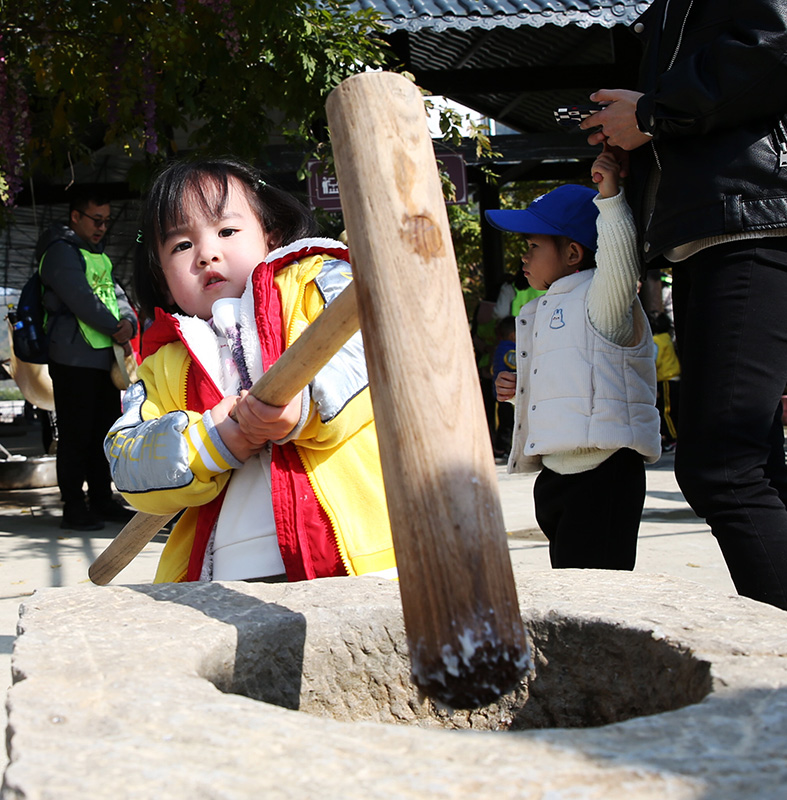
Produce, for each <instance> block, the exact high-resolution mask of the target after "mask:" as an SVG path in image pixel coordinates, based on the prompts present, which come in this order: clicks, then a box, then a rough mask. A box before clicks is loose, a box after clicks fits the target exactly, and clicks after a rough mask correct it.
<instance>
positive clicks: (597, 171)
mask: <svg viewBox="0 0 787 800" xmlns="http://www.w3.org/2000/svg"><path fill="white" fill-rule="evenodd" d="M621 172H622V170H621V166H620V162H619V160H618V158H617V155H616V154H615V152H613V150H612V149H611V148H610V147H609V146H608V145H606V144H605V145H604V149H603V151H602V152H601V153H599V155H598V156H597V157H596V160H595V161H594V162H593V166H592V167H591V168H590V174H591V175H592V177H593V183H595V184H597V186H598V192H599V194H600V195H601V196H602V197H605V198H607V197H614V196H615V195H616V194H617V193H618V192H619V191H620V175H621Z"/></svg>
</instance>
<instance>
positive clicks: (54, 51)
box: [0, 0, 387, 194]
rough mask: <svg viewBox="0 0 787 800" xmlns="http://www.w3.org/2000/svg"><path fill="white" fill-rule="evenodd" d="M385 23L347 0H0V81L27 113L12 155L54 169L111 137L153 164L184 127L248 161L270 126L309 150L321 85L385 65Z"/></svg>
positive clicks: (2, 171) (0, 180) (189, 135)
mask: <svg viewBox="0 0 787 800" xmlns="http://www.w3.org/2000/svg"><path fill="white" fill-rule="evenodd" d="M382 30H383V29H382V27H381V25H380V22H379V20H378V18H377V16H376V15H375V13H373V12H370V11H354V12H353V11H351V10H350V9H349V6H348V4H347V2H346V0H320V2H319V3H318V2H315V0H311V1H309V2H306V0H288V2H286V3H285V2H281V1H280V0H100V1H96V0H4V2H3V11H2V15H1V16H0V51H2V53H1V54H0V78H2V76H3V75H4V76H5V78H6V79H8V77H9V76H11V75H13V76H15V78H16V79H17V83H19V82H21V85H23V86H24V89H25V90H26V95H27V97H26V99H27V101H28V102H29V112H30V117H29V122H30V123H31V124H30V130H29V135H28V136H27V137H26V141H25V142H24V143H23V145H24V149H23V152H21V153H17V156H20V155H21V160H22V162H23V163H24V165H25V171H26V172H27V173H28V174H29V173H30V172H31V171H34V170H41V171H44V172H49V173H55V172H59V171H61V170H62V169H63V168H64V167H66V166H67V165H68V163H69V161H76V160H77V159H79V158H82V157H85V156H87V155H89V153H90V152H91V150H93V149H96V148H97V147H100V146H101V145H103V144H109V143H117V144H119V145H121V146H122V147H124V148H125V149H126V151H127V152H128V153H129V154H137V155H139V154H140V153H144V154H145V155H146V157H147V159H148V161H149V162H151V163H152V162H155V161H157V160H160V159H162V158H165V157H167V156H168V155H171V154H172V153H173V152H174V151H175V149H176V143H175V140H176V138H177V139H180V140H181V141H182V140H183V138H184V137H185V139H186V141H187V147H188V148H198V149H200V150H201V151H203V152H206V153H211V152H213V153H227V152H232V153H233V154H235V155H237V156H239V157H241V158H246V159H249V160H254V159H255V157H256V156H257V155H258V154H259V152H260V148H261V146H262V145H264V143H265V142H266V140H267V139H268V137H269V136H270V134H271V132H272V131H274V130H275V131H276V133H277V134H281V135H283V136H284V138H285V139H286V140H288V141H290V142H293V143H297V144H298V145H299V146H302V147H303V148H304V152H305V153H306V152H310V151H311V150H312V149H313V148H314V147H315V146H316V144H317V139H318V137H317V135H316V134H315V131H314V122H315V120H319V119H321V118H322V117H323V109H324V104H325V98H326V96H327V94H328V93H329V92H330V91H331V89H333V88H334V87H335V86H336V85H337V84H338V83H340V82H341V81H342V80H343V79H344V78H346V77H348V76H350V75H352V74H354V73H356V72H359V71H362V70H364V69H366V68H367V67H380V66H382V65H383V64H384V63H385V60H386V57H387V52H386V49H385V46H384V45H383V43H382V40H381V39H380V34H381V32H382ZM2 54H4V58H3V56H2ZM2 88H3V84H1V83H0V90H1V89H2ZM17 105H18V103H17ZM16 133H17V134H18V132H16ZM2 136H3V132H1V131H0V137H2ZM8 136H10V134H9V135H8ZM8 136H7V138H8ZM18 138H19V136H18V135H17V139H18ZM9 148H10V139H9ZM9 148H7V149H9ZM3 153H4V151H3V149H0V189H2V190H3V191H5V192H6V194H8V189H7V188H3V187H5V186H6V185H7V184H8V183H9V182H10V181H9V180H8V179H9V173H8V170H9V161H10V160H12V159H9V158H8V157H6V158H5V159H4V158H3ZM11 166H13V165H11Z"/></svg>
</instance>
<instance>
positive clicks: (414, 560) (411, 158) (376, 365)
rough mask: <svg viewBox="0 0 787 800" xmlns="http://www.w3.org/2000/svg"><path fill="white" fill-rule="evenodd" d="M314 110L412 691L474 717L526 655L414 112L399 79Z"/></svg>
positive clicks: (421, 116) (472, 377)
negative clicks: (363, 380) (322, 120)
mask: <svg viewBox="0 0 787 800" xmlns="http://www.w3.org/2000/svg"><path fill="white" fill-rule="evenodd" d="M326 108H327V114H328V122H329V127H330V130H331V137H332V141H333V149H334V156H335V162H336V170H337V176H338V180H339V190H340V194H341V198H342V207H343V211H344V218H345V225H346V227H347V233H348V240H349V243H350V252H351V255H352V261H353V270H354V275H355V283H356V291H357V293H358V305H359V315H360V321H361V330H362V332H363V336H364V344H365V348H366V360H367V365H368V368H369V377H370V386H371V392H372V402H373V404H374V414H375V422H376V425H377V430H378V436H379V442H380V456H381V460H382V466H383V476H384V479H385V489H386V495H387V497H388V509H389V514H390V517H391V526H392V531H393V537H394V547H395V549H396V556H397V564H398V567H399V577H400V590H401V596H402V607H403V612H404V620H405V627H406V631H407V641H408V646H409V648H410V656H411V664H412V672H413V678H414V680H415V682H416V683H417V684H418V685H419V687H420V688H421V689H422V690H423V691H424V692H425V693H426V694H427V695H429V696H431V697H434V698H436V699H438V700H440V701H442V702H444V703H447V704H448V705H451V706H453V707H455V708H459V707H470V706H476V705H480V704H482V703H487V702H491V701H492V700H494V699H496V698H497V697H498V696H499V695H500V694H502V693H503V692H505V691H508V690H509V689H511V688H513V686H514V685H516V683H517V682H518V681H519V680H520V679H521V677H522V675H523V674H524V672H525V671H526V669H527V668H528V667H529V666H530V654H529V647H528V640H527V635H526V633H525V630H524V627H523V624H522V620H521V617H520V613H519V606H518V602H517V596H516V588H515V584H514V578H513V572H512V568H511V560H510V556H509V552H508V544H507V540H506V534H505V525H504V522H503V514H502V508H501V506H500V498H499V493H498V488H497V473H496V471H495V466H494V458H493V455H492V449H491V442H490V438H489V431H488V428H487V425H486V416H485V413H484V407H483V400H482V397H481V391H480V387H479V382H478V376H477V372H476V366H475V358H474V354H473V347H472V341H471V338H470V332H469V326H468V324H467V317H466V313H465V307H464V301H463V298H462V291H461V286H460V282H459V277H458V273H457V268H456V261H455V257H454V251H453V246H452V243H451V236H450V228H449V225H448V218H447V213H446V209H445V202H444V199H443V195H442V190H441V186H440V179H439V175H438V171H437V166H436V162H435V157H434V151H433V147H432V141H431V138H430V136H429V132H428V126H427V121H426V113H425V110H424V104H423V100H422V98H421V95H420V92H419V91H418V89H417V88H416V87H415V86H414V85H413V84H411V83H410V82H409V81H407V80H406V79H405V78H404V77H402V76H399V75H394V74H392V73H366V74H363V75H357V76H354V77H352V78H349V79H347V80H346V81H344V82H343V83H342V84H340V85H339V86H338V87H337V88H336V89H335V90H334V91H333V92H332V93H331V95H330V96H329V98H328V102H327V106H326Z"/></svg>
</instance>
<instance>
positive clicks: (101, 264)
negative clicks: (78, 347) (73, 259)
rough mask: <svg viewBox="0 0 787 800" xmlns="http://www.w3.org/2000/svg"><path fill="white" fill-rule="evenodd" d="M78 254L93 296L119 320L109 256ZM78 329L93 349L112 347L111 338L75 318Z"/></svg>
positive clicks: (39, 265) (42, 258) (87, 252)
mask: <svg viewBox="0 0 787 800" xmlns="http://www.w3.org/2000/svg"><path fill="white" fill-rule="evenodd" d="M79 254H80V255H81V256H82V259H83V261H84V262H85V278H87V282H88V284H89V285H90V288H91V289H92V290H93V294H95V295H96V297H98V299H99V300H100V301H101V302H102V303H103V304H104V305H105V306H106V307H107V308H108V309H109V310H110V311H111V312H112V314H113V316H114V317H115V319H120V311H119V310H118V298H117V295H116V294H115V281H114V280H113V279H112V262H111V261H110V260H109V256H107V255H105V254H104V253H91V252H90V251H89V250H83V249H82V248H79ZM45 255H46V254H44V256H41V261H40V262H39V264H38V269H39V271H40V270H41V264H43V263H44V257H45ZM76 320H77V322H78V323H79V329H80V330H81V331H82V336H84V338H85V341H86V342H87V343H88V344H89V345H90V346H91V347H92V348H93V349H94V350H101V349H102V348H104V347H112V337H111V336H109V335H107V334H106V333H102V332H101V331H99V330H96V329H95V328H94V327H93V326H92V325H88V324H87V323H86V322H83V321H82V320H81V319H79V317H77V318H76Z"/></svg>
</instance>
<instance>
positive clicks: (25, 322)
mask: <svg viewBox="0 0 787 800" xmlns="http://www.w3.org/2000/svg"><path fill="white" fill-rule="evenodd" d="M43 292H44V286H43V284H42V283H41V277H40V276H39V274H38V270H37V269H36V271H35V272H34V273H33V274H32V275H31V276H30V277H29V278H28V279H27V283H25V285H24V286H23V287H22V291H21V293H20V294H19V302H18V303H17V306H16V310H15V311H12V312H10V313H9V315H8V318H9V320H10V321H11V327H12V331H11V339H12V341H13V345H14V355H15V356H16V357H17V358H18V359H19V360H20V361H26V362H28V363H29V364H46V363H47V362H48V361H49V337H48V336H47V333H46V329H45V328H44V320H45V318H46V315H45V312H44V304H43V302H42V295H43Z"/></svg>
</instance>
